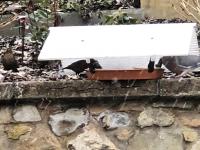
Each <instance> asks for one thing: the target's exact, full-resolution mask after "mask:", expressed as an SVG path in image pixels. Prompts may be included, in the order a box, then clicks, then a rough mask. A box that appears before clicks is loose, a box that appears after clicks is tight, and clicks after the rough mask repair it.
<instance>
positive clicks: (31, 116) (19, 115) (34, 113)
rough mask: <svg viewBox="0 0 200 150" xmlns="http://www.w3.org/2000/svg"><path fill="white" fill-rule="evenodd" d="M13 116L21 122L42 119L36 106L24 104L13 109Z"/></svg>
mask: <svg viewBox="0 0 200 150" xmlns="http://www.w3.org/2000/svg"><path fill="white" fill-rule="evenodd" d="M13 118H14V120H15V121H19V122H35V121H40V120H41V116H40V114H39V112H38V110H37V108H36V107H35V106H32V105H23V106H18V107H16V108H15V109H14V110H13Z"/></svg>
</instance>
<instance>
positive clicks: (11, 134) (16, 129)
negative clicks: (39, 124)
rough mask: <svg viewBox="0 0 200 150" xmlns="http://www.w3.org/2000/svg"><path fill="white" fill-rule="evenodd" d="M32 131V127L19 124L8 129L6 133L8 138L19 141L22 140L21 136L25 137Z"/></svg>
mask: <svg viewBox="0 0 200 150" xmlns="http://www.w3.org/2000/svg"><path fill="white" fill-rule="evenodd" d="M31 130H32V128H31V127H30V126H27V125H22V124H18V125H14V126H12V127H9V128H7V129H6V133H7V134H8V138H10V139H13V140H17V139H19V138H20V136H21V135H24V134H26V133H28V132H30V131H31Z"/></svg>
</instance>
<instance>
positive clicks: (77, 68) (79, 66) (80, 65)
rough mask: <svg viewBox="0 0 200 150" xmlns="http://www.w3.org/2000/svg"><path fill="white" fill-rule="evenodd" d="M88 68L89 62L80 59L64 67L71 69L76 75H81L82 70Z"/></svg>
mask: <svg viewBox="0 0 200 150" xmlns="http://www.w3.org/2000/svg"><path fill="white" fill-rule="evenodd" d="M87 68H88V63H87V62H86V60H78V61H76V62H73V63H72V64H71V65H69V66H67V67H65V68H63V69H70V70H72V71H74V72H75V73H76V75H79V74H80V73H81V72H83V71H85V69H87Z"/></svg>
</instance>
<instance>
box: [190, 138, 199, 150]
mask: <svg viewBox="0 0 200 150" xmlns="http://www.w3.org/2000/svg"><path fill="white" fill-rule="evenodd" d="M199 149H200V140H198V141H197V142H196V143H194V144H193V145H192V147H191V149H190V150H199Z"/></svg>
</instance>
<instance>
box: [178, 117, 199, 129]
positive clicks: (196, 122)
mask: <svg viewBox="0 0 200 150" xmlns="http://www.w3.org/2000/svg"><path fill="white" fill-rule="evenodd" d="M181 121H182V122H183V124H184V125H186V126H189V127H200V119H190V118H186V117H182V118H181Z"/></svg>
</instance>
